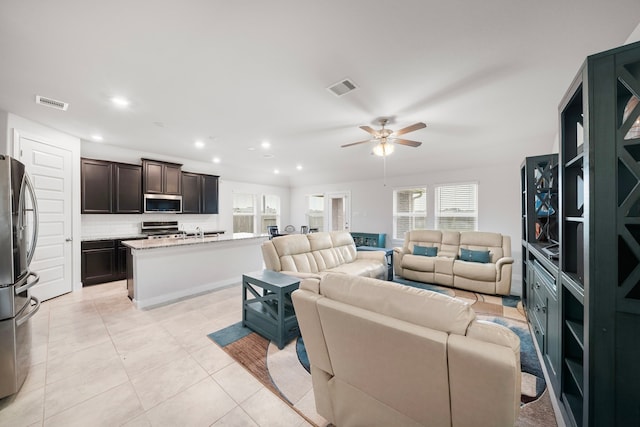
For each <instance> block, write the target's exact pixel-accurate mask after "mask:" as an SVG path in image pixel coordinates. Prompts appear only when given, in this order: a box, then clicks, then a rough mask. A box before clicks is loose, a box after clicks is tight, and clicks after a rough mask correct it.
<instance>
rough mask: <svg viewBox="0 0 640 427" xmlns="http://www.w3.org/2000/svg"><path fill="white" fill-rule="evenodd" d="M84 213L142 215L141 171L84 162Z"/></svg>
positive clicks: (82, 183) (107, 163)
mask: <svg viewBox="0 0 640 427" xmlns="http://www.w3.org/2000/svg"><path fill="white" fill-rule="evenodd" d="M80 162H81V168H80V174H81V213H83V214H109V213H142V168H141V167H140V166H138V165H129V164H125V163H115V162H109V161H105V160H94V159H81V160H80Z"/></svg>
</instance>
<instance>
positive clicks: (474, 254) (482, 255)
mask: <svg viewBox="0 0 640 427" xmlns="http://www.w3.org/2000/svg"><path fill="white" fill-rule="evenodd" d="M460 259H461V260H462V261H469V262H480V263H483V264H486V263H488V262H489V261H491V255H490V254H489V251H474V250H471V249H465V248H460Z"/></svg>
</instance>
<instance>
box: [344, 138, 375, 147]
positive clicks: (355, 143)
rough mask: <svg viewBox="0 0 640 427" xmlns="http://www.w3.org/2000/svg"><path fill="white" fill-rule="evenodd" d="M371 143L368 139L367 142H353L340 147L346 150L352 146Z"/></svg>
mask: <svg viewBox="0 0 640 427" xmlns="http://www.w3.org/2000/svg"><path fill="white" fill-rule="evenodd" d="M369 141H371V140H370V139H367V140H366V141H358V142H352V143H351V144H345V145H341V146H340V147H342V148H344V147H351V146H352V145H358V144H364V143H365V142H369Z"/></svg>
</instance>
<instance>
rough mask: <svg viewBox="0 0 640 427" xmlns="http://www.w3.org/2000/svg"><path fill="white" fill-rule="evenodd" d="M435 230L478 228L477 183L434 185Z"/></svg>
mask: <svg viewBox="0 0 640 427" xmlns="http://www.w3.org/2000/svg"><path fill="white" fill-rule="evenodd" d="M435 228H436V230H477V229H478V184H476V183H467V184H445V185H438V186H436V227H435Z"/></svg>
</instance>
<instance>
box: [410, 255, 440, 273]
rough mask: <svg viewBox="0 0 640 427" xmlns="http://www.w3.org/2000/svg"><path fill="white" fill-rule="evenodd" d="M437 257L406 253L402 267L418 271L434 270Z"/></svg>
mask: <svg viewBox="0 0 640 427" xmlns="http://www.w3.org/2000/svg"><path fill="white" fill-rule="evenodd" d="M435 264H436V257H427V256H423V255H412V254H406V255H405V256H403V257H402V268H407V269H409V270H416V271H434V270H435Z"/></svg>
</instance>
